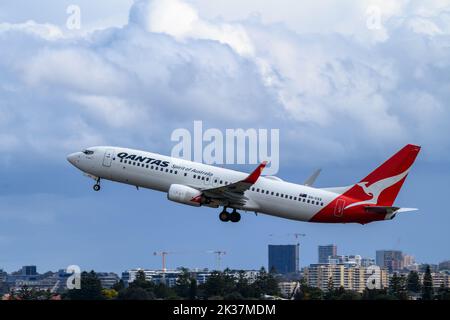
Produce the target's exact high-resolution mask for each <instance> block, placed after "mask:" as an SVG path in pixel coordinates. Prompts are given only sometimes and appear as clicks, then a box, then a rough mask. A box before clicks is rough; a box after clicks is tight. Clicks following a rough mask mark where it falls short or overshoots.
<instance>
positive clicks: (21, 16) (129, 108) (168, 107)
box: [0, 0, 450, 272]
mask: <svg viewBox="0 0 450 320" xmlns="http://www.w3.org/2000/svg"><path fill="white" fill-rule="evenodd" d="M22 2H23V1H16V0H14V1H13V0H4V1H1V3H0V177H1V179H0V252H1V253H2V254H1V256H0V267H2V268H4V269H6V270H14V269H15V268H16V267H18V266H22V265H28V264H36V265H38V266H40V268H42V269H46V270H52V269H54V268H57V267H64V266H69V265H72V264H76V265H79V266H80V267H82V269H84V270H91V269H93V270H111V271H115V272H121V271H122V270H124V269H126V268H133V267H148V268H154V269H156V268H161V260H160V257H158V256H153V252H155V251H171V252H172V251H173V252H178V253H177V254H172V255H169V256H168V257H167V265H168V267H169V268H170V267H175V266H187V267H189V268H196V267H204V266H209V267H210V268H214V267H215V265H216V259H215V257H214V255H213V254H206V253H204V252H205V251H217V250H221V251H226V252H227V254H226V255H225V256H224V257H223V260H222V265H223V266H229V267H230V268H237V267H241V268H245V269H251V268H259V267H260V266H265V267H266V266H267V262H266V251H267V247H266V246H267V244H268V243H269V242H274V243H275V244H283V243H296V240H295V239H293V238H292V237H291V236H284V237H283V236H280V237H279V238H274V237H271V236H270V235H271V234H278V235H284V234H294V233H304V234H306V236H305V237H302V238H299V239H298V240H299V241H298V242H299V243H300V266H307V265H309V264H311V263H315V262H316V261H317V245H319V244H327V243H336V245H337V246H338V248H348V252H342V253H343V254H352V253H358V254H360V255H362V256H369V257H373V258H375V257H374V254H375V251H376V250H382V249H386V250H388V249H389V250H391V249H392V250H398V249H400V250H402V251H404V252H407V253H409V254H413V255H414V256H415V258H416V260H417V261H421V262H425V263H426V262H436V263H438V262H439V261H444V260H446V259H448V258H449V255H450V250H449V246H448V244H449V243H450V233H449V232H448V226H449V225H450V215H449V214H448V213H447V210H446V209H445V204H444V203H443V200H442V199H446V197H447V193H448V190H449V181H450V171H449V170H448V163H449V160H450V135H449V134H448V128H449V124H450V108H448V101H450V91H449V90H448V87H449V85H450V80H449V78H448V74H449V70H450V67H449V66H450V56H449V55H448V50H447V46H446V44H447V41H448V39H449V37H450V28H449V26H450V23H449V21H450V20H449V19H450V18H449V17H450V16H449V15H446V14H443V13H445V12H448V10H449V9H450V6H449V5H448V4H446V3H440V2H427V3H423V1H418V0H408V1H406V2H401V3H396V4H392V1H388V0H380V1H377V6H376V8H378V9H379V12H380V14H381V17H380V18H382V19H380V21H379V22H380V25H373V24H370V22H373V21H374V20H373V19H372V18H373V16H371V15H370V12H373V11H370V10H368V9H370V8H372V9H373V6H372V5H373V3H372V1H370V0H363V1H353V2H352V1H344V2H342V1H337V0H332V1H331V0H330V1H329V2H326V3H316V2H312V3H307V2H295V1H285V0H278V1H275V0H268V1H264V3H262V2H261V1H255V0H251V1H250V0H249V1H247V2H246V3H245V4H244V3H242V1H236V0H230V1H226V2H223V3H221V4H220V5H219V4H217V5H213V4H211V1H207V0H189V1H188V0H186V1H183V0H170V3H171V4H172V5H167V3H168V2H167V1H166V0H153V1H149V0H138V1H131V0H124V1H114V3H112V2H111V1H108V0H99V1H95V3H94V2H92V1H87V0H79V1H77V5H78V6H79V9H80V12H81V17H82V18H81V25H80V29H77V30H73V29H70V28H68V27H67V22H68V20H70V19H69V18H71V17H72V16H71V15H70V14H68V13H67V11H68V7H69V6H70V5H72V4H73V3H72V1H68V0H64V1H60V0H42V1H32V2H29V3H27V4H26V5H23V3H22ZM43 8H45V10H43ZM368 12H369V13H368ZM424 12H426V14H425V15H424V14H423V13H424ZM343 16H345V19H343V18H342V17H343ZM178 17H182V18H183V19H181V18H180V19H178ZM311 17H315V18H314V19H311ZM173 20H176V21H177V23H168V24H167V23H166V22H167V21H173ZM178 20H180V21H178ZM175 26H177V28H175ZM196 120H201V121H202V123H203V125H204V129H208V128H215V129H217V130H219V131H221V132H225V130H226V129H237V128H242V129H248V128H255V129H260V128H261V129H268V130H270V129H279V130H280V131H279V136H280V139H279V140H280V145H279V150H280V152H279V153H280V161H279V167H280V170H279V171H278V173H277V175H276V176H277V177H279V178H280V179H283V180H285V181H291V182H295V183H302V182H304V181H305V179H306V178H307V177H309V176H310V175H311V173H313V172H315V171H316V170H317V169H318V168H322V172H321V175H320V176H319V177H318V179H317V181H316V183H315V186H316V187H318V188H325V187H334V186H345V185H349V184H353V183H355V182H357V181H360V180H361V179H362V178H363V177H365V176H366V175H367V173H369V172H371V171H372V170H373V169H374V168H375V167H376V166H378V165H379V164H380V163H381V162H382V161H384V160H385V159H386V158H387V156H389V155H391V154H393V153H394V152H395V151H396V150H398V149H399V148H401V147H402V146H403V145H405V144H408V143H414V144H418V145H421V146H422V152H421V153H420V155H419V156H418V158H417V161H416V163H415V164H414V167H413V168H412V169H411V172H410V174H409V175H408V177H407V179H406V181H405V183H404V186H403V188H402V190H401V191H400V194H399V196H398V198H397V200H396V202H395V205H398V206H400V207H411V208H419V211H416V212H410V213H405V214H399V215H397V216H396V217H395V219H393V220H390V221H382V222H376V223H371V224H367V225H359V224H341V225H330V224H312V223H301V222H296V221H289V220H282V219H278V218H275V217H269V216H266V215H263V214H259V215H257V216H256V215H255V214H254V213H253V212H248V213H243V214H242V220H241V221H240V222H239V223H238V224H223V223H221V222H220V221H218V219H217V215H218V210H216V209H211V208H192V207H188V206H183V205H179V204H175V203H171V202H169V201H167V196H166V194H164V193H158V192H151V191H149V190H145V189H142V188H141V189H140V190H139V191H137V190H136V188H134V187H131V186H125V185H119V184H114V183H109V182H107V181H105V182H104V183H103V184H102V190H101V191H100V192H94V191H92V181H91V179H89V178H87V177H84V176H83V175H82V174H81V173H80V172H77V170H74V169H73V168H72V166H71V165H70V164H69V163H68V162H67V160H66V156H67V155H68V154H69V153H71V152H75V151H80V150H82V149H84V148H86V147H88V146H94V145H117V146H123V147H130V148H136V149H141V150H148V151H153V152H157V153H160V154H165V155H170V153H171V150H172V148H173V147H174V145H175V143H174V142H173V141H171V133H172V132H174V130H177V129H180V128H181V129H186V130H188V131H191V130H192V128H193V124H194V121H196ZM269 149H270V148H269ZM225 167H227V168H230V169H236V170H241V171H244V172H251V171H252V170H254V168H255V166H254V165H251V164H241V165H226V166H225Z"/></svg>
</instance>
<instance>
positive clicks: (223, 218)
mask: <svg viewBox="0 0 450 320" xmlns="http://www.w3.org/2000/svg"><path fill="white" fill-rule="evenodd" d="M219 219H220V221H222V222H228V221H230V214H229V213H228V212H227V209H225V208H224V209H223V211H222V212H221V213H220V214H219Z"/></svg>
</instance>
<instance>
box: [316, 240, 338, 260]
mask: <svg viewBox="0 0 450 320" xmlns="http://www.w3.org/2000/svg"><path fill="white" fill-rule="evenodd" d="M335 256H337V247H336V245H334V244H328V245H325V246H319V263H328V257H335Z"/></svg>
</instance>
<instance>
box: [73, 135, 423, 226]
mask: <svg viewBox="0 0 450 320" xmlns="http://www.w3.org/2000/svg"><path fill="white" fill-rule="evenodd" d="M419 151H420V147H419V146H415V145H411V144H409V145H406V146H405V147H403V148H402V149H401V150H400V151H398V152H397V153H396V154H394V155H393V156H392V157H391V158H389V159H388V160H386V161H385V162H384V163H383V164H382V165H380V166H379V167H378V168H376V169H375V170H374V171H373V172H372V173H370V174H369V175H368V176H367V177H365V178H364V179H362V180H361V181H359V182H358V183H356V184H353V185H350V186H347V187H337V188H313V187H312V184H313V183H314V180H315V178H316V177H317V175H318V172H316V173H315V174H313V176H311V178H310V179H308V180H307V182H305V184H303V185H301V184H294V183H290V182H286V181H283V180H281V179H280V178H278V177H275V176H261V173H262V171H263V169H264V167H265V166H266V162H263V163H261V164H260V165H259V166H258V167H257V168H256V170H255V171H253V172H252V173H251V174H246V173H243V172H238V171H233V170H229V169H224V168H219V167H214V166H210V165H206V164H202V163H196V162H191V161H187V160H182V159H178V158H172V157H167V156H163V155H159V154H155V153H150V152H144V151H139V150H132V149H127V148H119V147H92V148H88V149H86V150H84V151H82V152H76V153H73V154H70V155H69V156H68V157H67V159H68V161H69V162H70V163H71V164H72V165H74V166H75V167H77V168H78V169H80V170H81V171H83V172H84V173H85V174H86V175H88V176H89V177H91V178H93V179H95V180H96V183H95V185H94V190H95V191H99V190H100V181H101V180H102V179H106V180H112V181H117V182H121V183H126V184H129V185H133V186H136V187H137V188H139V187H143V188H148V189H153V190H158V191H162V192H165V193H167V198H168V199H169V200H171V201H175V202H178V203H182V204H186V205H190V206H196V207H200V206H207V207H212V208H218V207H223V210H222V211H221V212H220V214H219V219H220V220H221V221H224V222H226V221H232V222H238V221H239V220H240V219H241V215H240V214H239V212H238V211H237V210H242V211H250V212H255V213H265V214H268V215H273V216H277V217H282V218H287V219H293V220H299V221H309V222H328V223H349V222H356V223H361V224H366V223H369V222H373V221H379V220H388V219H392V218H394V217H395V215H396V214H397V213H399V212H405V211H412V210H417V209H413V208H400V207H396V206H394V201H395V198H396V197H397V195H398V193H399V191H400V188H401V187H402V185H403V182H404V181H405V179H406V176H407V175H408V173H409V170H410V169H411V166H412V164H413V162H414V160H415V159H416V157H417V154H418V153H419ZM228 209H232V211H231V212H229V211H228Z"/></svg>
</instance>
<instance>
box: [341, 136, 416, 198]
mask: <svg viewBox="0 0 450 320" xmlns="http://www.w3.org/2000/svg"><path fill="white" fill-rule="evenodd" d="M419 151H420V147H419V146H415V145H412V144H408V145H406V146H405V147H403V149H401V150H400V151H398V152H397V153H396V154H394V155H393V156H392V157H390V158H389V159H388V160H386V161H385V162H384V163H383V164H382V165H380V166H379V167H378V168H376V169H375V170H374V171H373V172H371V173H370V174H369V175H368V176H367V177H365V178H364V179H362V180H361V181H360V182H359V183H357V184H356V185H355V186H354V187H353V188H351V189H350V190H349V191H348V192H347V193H348V194H346V195H347V196H348V197H351V198H353V199H358V200H363V201H364V202H367V203H368V204H369V203H370V204H376V205H382V206H391V205H392V204H393V203H394V201H395V198H396V197H397V195H398V193H399V191H400V188H401V187H402V185H403V182H404V181H405V179H406V176H407V175H408V172H409V169H410V168H411V166H412V164H413V163H414V160H415V159H416V157H417V155H418V153H419ZM367 200H369V201H367ZM357 204H358V202H357V203H354V205H357ZM351 206H353V205H350V206H348V207H351Z"/></svg>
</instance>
